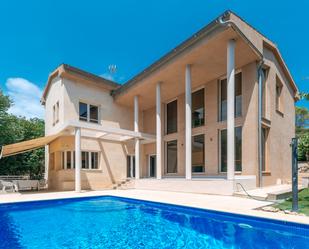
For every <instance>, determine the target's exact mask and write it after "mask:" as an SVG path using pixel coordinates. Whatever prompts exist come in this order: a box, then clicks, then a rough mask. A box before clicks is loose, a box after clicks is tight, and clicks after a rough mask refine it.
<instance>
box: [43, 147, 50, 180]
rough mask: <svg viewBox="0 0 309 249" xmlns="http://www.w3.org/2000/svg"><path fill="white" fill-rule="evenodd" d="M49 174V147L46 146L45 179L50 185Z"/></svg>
mask: <svg viewBox="0 0 309 249" xmlns="http://www.w3.org/2000/svg"><path fill="white" fill-rule="evenodd" d="M48 172H49V145H48V144H47V145H45V173H44V179H45V181H46V182H47V183H48Z"/></svg>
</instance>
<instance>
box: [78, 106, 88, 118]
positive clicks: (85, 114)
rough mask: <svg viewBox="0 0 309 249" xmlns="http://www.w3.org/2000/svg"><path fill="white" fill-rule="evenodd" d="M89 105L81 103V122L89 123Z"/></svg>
mask: <svg viewBox="0 0 309 249" xmlns="http://www.w3.org/2000/svg"><path fill="white" fill-rule="evenodd" d="M87 109H88V108H87V104H85V103H82V102H79V120H83V121H87V117H88V112H87Z"/></svg>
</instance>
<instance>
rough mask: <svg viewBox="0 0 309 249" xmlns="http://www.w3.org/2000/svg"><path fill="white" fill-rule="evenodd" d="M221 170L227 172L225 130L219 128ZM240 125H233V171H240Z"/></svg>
mask: <svg viewBox="0 0 309 249" xmlns="http://www.w3.org/2000/svg"><path fill="white" fill-rule="evenodd" d="M220 137H221V146H220V152H221V157H220V159H221V168H220V169H221V172H227V130H221V136H220ZM241 147H242V127H235V171H241V170H242V165H241V158H242V148H241Z"/></svg>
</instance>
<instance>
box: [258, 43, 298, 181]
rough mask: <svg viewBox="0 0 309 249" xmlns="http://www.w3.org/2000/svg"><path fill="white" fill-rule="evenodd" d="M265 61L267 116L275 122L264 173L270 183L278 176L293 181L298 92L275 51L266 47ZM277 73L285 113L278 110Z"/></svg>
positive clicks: (272, 122)
mask: <svg viewBox="0 0 309 249" xmlns="http://www.w3.org/2000/svg"><path fill="white" fill-rule="evenodd" d="M264 57H265V64H266V65H267V66H269V67H270V68H269V73H268V77H267V83H266V84H267V85H266V87H267V90H266V92H267V109H266V118H267V119H269V121H270V122H271V124H270V128H269V135H268V141H267V149H268V153H267V162H266V171H268V174H267V175H265V176H264V177H263V181H264V183H265V184H266V185H269V184H275V183H276V182H277V180H279V182H280V180H281V179H282V180H283V181H284V182H287V181H291V160H292V159H291V147H290V143H291V139H292V138H293V137H294V136H295V102H294V93H293V90H292V89H291V86H290V84H289V83H288V80H287V78H286V77H285V74H284V73H283V72H282V70H281V67H280V66H279V63H278V61H277V60H276V58H275V56H274V55H273V53H272V52H271V51H269V50H268V49H267V48H264ZM276 77H279V79H280V81H281V83H282V84H283V88H282V97H281V98H282V102H281V103H282V105H283V109H282V110H283V113H282V114H281V113H279V112H277V110H276V102H275V100H276Z"/></svg>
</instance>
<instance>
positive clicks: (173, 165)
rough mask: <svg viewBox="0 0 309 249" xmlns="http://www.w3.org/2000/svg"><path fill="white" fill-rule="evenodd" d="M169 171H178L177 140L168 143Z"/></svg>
mask: <svg viewBox="0 0 309 249" xmlns="http://www.w3.org/2000/svg"><path fill="white" fill-rule="evenodd" d="M166 155H167V160H166V161H167V170H166V172H167V173H177V140H173V141H169V142H167V143H166Z"/></svg>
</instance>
